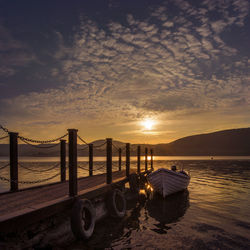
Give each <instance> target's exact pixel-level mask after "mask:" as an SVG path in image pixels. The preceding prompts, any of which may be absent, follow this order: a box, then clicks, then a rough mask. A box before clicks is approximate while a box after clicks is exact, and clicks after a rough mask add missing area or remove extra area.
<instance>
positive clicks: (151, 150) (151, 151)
mask: <svg viewBox="0 0 250 250" xmlns="http://www.w3.org/2000/svg"><path fill="white" fill-rule="evenodd" d="M150 156H151V157H150V163H151V170H153V169H154V167H153V149H152V148H151V149H150Z"/></svg>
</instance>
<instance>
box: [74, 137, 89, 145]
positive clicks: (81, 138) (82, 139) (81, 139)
mask: <svg viewBox="0 0 250 250" xmlns="http://www.w3.org/2000/svg"><path fill="white" fill-rule="evenodd" d="M77 137H78V139H80V141H81V142H83V143H84V144H86V145H89V143H87V142H86V141H84V140H83V139H82V138H81V136H80V135H77Z"/></svg>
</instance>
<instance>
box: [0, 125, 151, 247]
mask: <svg viewBox="0 0 250 250" xmlns="http://www.w3.org/2000/svg"><path fill="white" fill-rule="evenodd" d="M1 128H2V129H3V130H4V131H5V132H6V133H7V132H8V134H9V135H8V136H9V141H10V143H9V144H10V154H9V158H10V161H9V164H7V165H5V166H3V167H1V168H0V170H1V169H4V168H7V167H8V166H9V167H10V171H9V172H10V177H9V179H8V178H6V177H4V176H1V175H0V180H2V181H8V182H9V183H10V191H9V192H6V193H1V194H0V243H1V240H3V242H5V243H6V242H8V237H9V236H10V235H16V236H17V237H19V236H18V235H22V233H23V232H24V231H26V232H29V231H31V232H33V229H31V228H32V227H36V226H37V225H42V224H46V222H45V221H46V220H47V221H48V220H50V219H52V220H53V218H54V217H55V216H59V215H60V214H65V217H67V218H69V219H70V221H71V229H72V232H73V234H74V236H75V237H76V238H80V239H85V240H86V239H89V238H90V237H91V235H92V233H93V230H94V228H95V223H96V222H97V221H98V220H100V219H101V218H103V216H106V215H110V216H112V217H117V218H122V217H123V216H125V213H126V192H125V190H126V189H125V184H126V183H127V182H128V183H129V190H130V191H131V192H133V193H138V192H139V188H140V186H141V184H142V183H144V181H145V180H146V179H145V174H147V173H148V171H150V170H148V165H147V162H148V149H147V148H145V156H144V157H145V170H144V171H141V166H140V159H141V155H140V154H141V148H140V146H138V148H137V168H136V169H131V167H130V143H126V144H125V147H124V149H122V148H118V147H117V146H116V145H115V144H114V143H113V141H112V139H111V138H107V139H106V141H105V142H104V143H102V144H99V145H95V146H94V145H93V144H88V143H86V142H85V141H84V140H83V139H82V138H81V137H80V136H79V135H77V130H76V129H69V130H68V133H67V134H65V135H63V136H61V137H59V138H56V139H52V140H47V141H37V140H33V139H29V138H24V137H22V136H19V135H18V133H14V132H9V131H8V130H7V129H5V128H3V127H1ZM67 135H68V150H67V151H68V162H66V140H63V138H65V137H66V136H67ZM18 139H19V140H21V141H23V142H24V143H26V144H28V145H30V146H32V147H36V148H39V149H42V150H43V149H45V148H51V147H55V146H56V145H59V144H60V163H59V164H60V172H59V173H57V174H56V175H53V176H52V177H51V176H50V173H49V172H50V171H51V170H52V169H54V166H53V167H52V168H49V169H46V170H43V169H39V168H29V167H25V166H23V165H22V164H20V163H19V162H18ZM77 139H79V140H80V141H82V142H83V143H84V144H86V146H85V149H88V150H89V164H88V165H89V166H88V169H84V168H83V167H81V166H79V164H78V159H77V155H78V152H79V149H78V148H77V145H78V144H77ZM58 140H59V143H58V144H55V145H53V144H51V143H54V142H55V141H58ZM35 143H36V144H35ZM38 143H41V144H42V145H44V146H41V145H40V144H39V145H37V144H38ZM48 143H49V144H48ZM102 147H104V150H105V147H106V164H105V166H102V167H101V168H102V170H103V172H104V173H103V174H96V175H94V172H95V171H97V170H98V168H96V166H94V165H95V164H94V160H93V155H94V154H93V150H94V149H96V148H98V149H99V148H102ZM112 149H114V150H115V154H116V155H118V162H117V163H118V171H114V168H115V169H117V168H116V167H115V163H114V162H113V161H112V156H113V152H112ZM81 150H82V149H81ZM122 150H124V152H125V158H126V160H125V164H124V165H125V166H122ZM150 159H151V160H150V162H151V170H152V169H153V151H152V149H151V150H150ZM66 163H67V164H66ZM55 166H58V164H56V165H55ZM19 167H22V168H26V169H27V170H29V171H36V172H45V171H46V173H48V176H49V177H48V178H47V179H40V180H36V181H33V180H27V181H20V180H19ZM78 168H82V169H83V170H86V171H88V174H89V176H87V177H81V178H78ZM67 172H68V180H66V173H67ZM59 175H60V176H61V181H60V182H57V183H51V184H46V185H43V186H36V187H30V188H27V189H23V190H20V189H19V184H24V183H26V184H37V183H43V182H45V181H47V180H51V179H52V178H54V177H55V176H59ZM20 237H21V236H20ZM10 241H11V240H10ZM17 241H20V240H17ZM6 244H7V245H8V243H6ZM6 244H5V245H6ZM0 248H1V245H0Z"/></svg>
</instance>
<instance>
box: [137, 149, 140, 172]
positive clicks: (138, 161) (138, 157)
mask: <svg viewBox="0 0 250 250" xmlns="http://www.w3.org/2000/svg"><path fill="white" fill-rule="evenodd" d="M140 172H141V146H138V147H137V173H138V174H139V173H140Z"/></svg>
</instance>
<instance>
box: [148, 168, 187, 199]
mask: <svg viewBox="0 0 250 250" xmlns="http://www.w3.org/2000/svg"><path fill="white" fill-rule="evenodd" d="M148 181H149V183H150V184H151V186H152V187H153V189H154V191H156V192H158V193H160V194H162V195H163V197H166V196H167V195H170V194H173V193H176V192H179V191H181V190H184V189H186V188H187V187H188V185H189V182H190V176H189V175H187V174H184V173H181V172H176V171H172V170H168V169H165V168H160V169H158V170H156V171H154V172H153V173H151V174H149V175H148Z"/></svg>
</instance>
